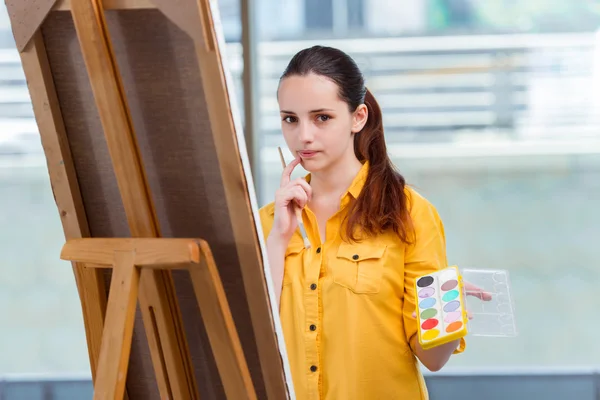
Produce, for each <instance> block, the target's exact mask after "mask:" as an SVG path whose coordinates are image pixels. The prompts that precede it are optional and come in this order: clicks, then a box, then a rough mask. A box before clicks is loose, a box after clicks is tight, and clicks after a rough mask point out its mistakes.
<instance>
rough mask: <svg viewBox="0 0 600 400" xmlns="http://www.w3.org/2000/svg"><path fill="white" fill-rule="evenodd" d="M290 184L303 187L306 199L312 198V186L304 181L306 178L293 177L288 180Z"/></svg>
mask: <svg viewBox="0 0 600 400" xmlns="http://www.w3.org/2000/svg"><path fill="white" fill-rule="evenodd" d="M290 184H293V185H297V186H300V187H302V189H304V191H305V192H306V195H307V196H308V201H310V199H312V187H311V186H310V184H309V183H308V182H306V180H305V179H304V178H298V179H295V180H293V181H292V182H290Z"/></svg>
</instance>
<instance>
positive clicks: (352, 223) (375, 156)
mask: <svg viewBox="0 0 600 400" xmlns="http://www.w3.org/2000/svg"><path fill="white" fill-rule="evenodd" d="M364 104H365V105H366V106H367V109H368V118H367V122H366V124H365V126H364V128H363V129H362V130H361V131H360V132H358V133H356V135H355V137H354V153H355V154H356V157H357V158H358V160H359V161H360V162H361V163H364V162H366V161H368V162H369V172H368V174H367V179H366V181H365V184H364V187H363V189H362V190H361V192H360V195H359V196H358V198H357V199H356V201H355V202H354V203H353V204H352V205H351V208H350V210H349V212H348V220H347V225H346V234H347V236H348V237H349V238H350V239H351V240H356V237H355V232H356V227H357V226H360V228H361V231H362V232H364V233H367V234H370V235H377V234H380V233H383V232H384V231H386V230H389V229H391V230H393V231H394V232H395V233H396V234H397V235H398V236H399V237H400V239H401V240H402V241H403V242H404V243H407V244H408V243H410V242H411V240H410V239H409V230H410V229H411V228H412V223H411V219H410V213H409V210H408V198H407V195H406V192H405V186H406V181H405V179H404V177H403V176H402V175H401V174H400V173H399V172H398V171H396V169H395V168H394V165H393V164H392V161H391V160H390V158H389V156H388V154H387V148H386V144H385V137H384V133H383V119H382V114H381V108H380V107H379V104H377V100H375V97H374V96H373V94H372V93H371V92H370V91H369V89H367V90H366V94H365V98H364Z"/></svg>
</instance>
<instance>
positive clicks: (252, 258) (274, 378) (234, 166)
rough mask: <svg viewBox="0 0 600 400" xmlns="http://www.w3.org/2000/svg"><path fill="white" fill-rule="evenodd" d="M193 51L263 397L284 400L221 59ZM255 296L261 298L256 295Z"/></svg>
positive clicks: (205, 14) (203, 49)
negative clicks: (231, 234)
mask: <svg viewBox="0 0 600 400" xmlns="http://www.w3.org/2000/svg"><path fill="white" fill-rule="evenodd" d="M200 2H201V3H203V4H204V6H202V7H200V11H201V12H202V13H203V15H202V17H201V19H202V21H203V22H204V23H206V24H208V25H209V26H210V29H211V30H213V31H214V27H213V21H212V18H211V14H210V11H211V10H210V7H209V1H208V0H200ZM215 40H216V38H215ZM214 48H215V49H216V48H218V47H217V46H215V47H214ZM196 50H197V56H198V64H199V65H200V71H201V75H202V81H203V86H204V91H205V95H206V96H207V98H210V99H211V101H210V102H208V104H207V105H208V114H209V117H210V121H211V125H212V134H213V138H214V141H215V150H216V152H217V157H218V160H219V168H220V171H221V176H222V179H223V186H224V188H225V199H226V202H227V208H228V210H229V213H230V219H231V224H232V228H233V234H234V237H235V242H236V248H237V252H238V256H239V260H240V264H241V271H242V274H243V277H244V286H245V288H246V293H248V303H249V307H250V312H251V314H252V324H253V329H254V334H255V337H256V342H257V346H258V354H259V357H260V362H261V369H262V373H263V376H264V382H265V385H266V391H267V396H268V398H269V399H273V400H279V399H285V398H287V397H288V390H287V386H286V380H285V376H284V368H283V362H282V359H281V354H280V353H279V351H278V343H277V340H276V339H277V338H276V337H275V335H273V332H274V331H275V327H274V324H273V319H272V316H271V308H270V307H271V304H270V302H269V298H268V296H266V295H264V294H265V293H267V287H266V282H265V277H264V269H263V267H262V264H261V259H262V254H261V252H260V244H259V241H258V237H257V231H256V228H255V225H254V224H255V221H254V220H253V218H252V215H253V211H252V207H251V202H250V199H249V195H248V182H247V180H245V179H244V177H245V173H244V171H243V167H242V162H241V159H240V156H239V154H240V153H239V152H240V148H239V145H238V141H237V140H239V138H236V129H235V126H234V121H233V117H232V114H231V107H230V101H229V97H228V93H227V91H226V90H223V88H224V87H226V85H227V84H226V79H225V75H224V71H223V64H222V63H223V60H222V59H221V54H220V53H219V52H218V51H216V50H213V48H212V47H211V46H208V48H207V47H201V46H196ZM236 139H237V140H236ZM240 177H241V178H242V180H241V181H240ZM258 293H260V295H255V294H258Z"/></svg>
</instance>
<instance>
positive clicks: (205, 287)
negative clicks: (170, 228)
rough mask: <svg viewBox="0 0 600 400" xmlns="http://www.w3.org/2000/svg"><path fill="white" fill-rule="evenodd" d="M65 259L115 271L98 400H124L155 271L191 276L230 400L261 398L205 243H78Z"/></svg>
mask: <svg viewBox="0 0 600 400" xmlns="http://www.w3.org/2000/svg"><path fill="white" fill-rule="evenodd" d="M61 258H62V259H63V260H68V261H72V262H78V263H85V264H86V265H87V266H88V267H93V266H95V267H98V268H112V271H113V273H112V280H111V284H110V294H109V297H108V307H107V310H106V318H105V321H104V331H103V333H102V344H101V346H100V357H99V360H98V366H97V370H96V381H95V383H94V399H122V398H123V395H124V392H125V377H126V376H127V366H128V363H129V352H130V350H131V338H132V335H133V319H134V315H135V310H136V304H137V300H138V287H139V282H140V270H156V269H162V270H171V269H187V270H188V271H189V273H190V278H191V280H192V284H193V286H194V292H195V294H196V298H197V300H198V305H199V307H200V311H201V312H202V318H203V319H204V322H205V324H206V326H207V327H209V329H208V335H209V338H210V342H211V346H212V348H213V351H214V353H215V358H216V361H217V365H218V367H219V371H220V374H221V379H222V380H223V384H224V386H225V392H226V394H227V398H229V399H256V394H255V392H254V387H253V385H252V380H251V378H250V373H249V371H248V366H247V365H246V360H245V358H244V353H243V352H242V347H241V345H240V340H239V337H238V334H237V331H236V329H235V325H234V323H233V318H232V317H231V312H230V310H229V306H228V304H227V298H226V297H225V292H224V291H223V285H222V284H221V279H220V278H219V272H218V271H217V268H216V265H215V262H214V260H213V258H212V255H211V252H210V248H209V247H208V244H207V243H206V242H205V241H203V240H193V239H189V240H188V239H95V238H90V239H74V240H70V241H68V242H67V243H66V244H65V246H64V247H63V250H62V253H61Z"/></svg>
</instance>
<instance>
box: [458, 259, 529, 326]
mask: <svg viewBox="0 0 600 400" xmlns="http://www.w3.org/2000/svg"><path fill="white" fill-rule="evenodd" d="M460 273H461V275H462V279H463V285H464V290H465V303H466V306H467V310H468V312H469V314H470V315H471V316H472V319H470V320H469V322H468V325H467V326H468V331H469V336H492V337H514V336H517V326H516V321H515V312H514V303H513V297H512V294H511V290H510V279H509V275H508V271H505V270H488V269H469V268H465V269H463V268H460ZM469 284H473V285H475V286H477V287H478V288H480V289H481V290H483V292H484V293H489V294H491V296H492V297H491V299H490V300H488V301H484V300H481V297H482V296H481V293H479V292H478V291H477V290H473V289H472V288H470V286H469Z"/></svg>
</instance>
